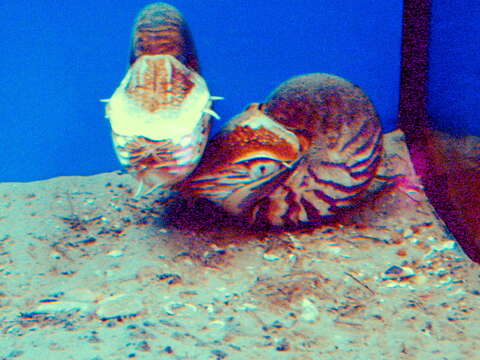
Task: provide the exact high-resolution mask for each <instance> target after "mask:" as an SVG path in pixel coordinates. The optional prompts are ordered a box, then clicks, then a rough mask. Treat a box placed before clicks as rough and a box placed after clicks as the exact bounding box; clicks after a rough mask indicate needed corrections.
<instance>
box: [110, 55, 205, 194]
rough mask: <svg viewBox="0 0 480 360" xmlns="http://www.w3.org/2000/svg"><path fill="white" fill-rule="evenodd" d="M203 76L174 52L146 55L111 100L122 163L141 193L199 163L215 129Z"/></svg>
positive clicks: (172, 181)
mask: <svg viewBox="0 0 480 360" xmlns="http://www.w3.org/2000/svg"><path fill="white" fill-rule="evenodd" d="M211 100H212V98H211V97H210V93H209V91H208V88H207V85H206V83H205V81H204V80H203V78H202V77H201V76H200V75H199V74H197V73H196V72H194V71H193V70H191V69H189V68H187V67H186V66H185V65H183V64H182V63H181V62H179V61H178V60H177V59H176V58H174V57H173V56H171V55H144V56H141V57H140V58H138V59H137V60H136V61H135V63H134V64H133V65H132V66H131V67H130V69H129V71H128V72H127V75H126V76H125V78H124V79H123V80H122V82H121V83H120V86H119V87H118V88H117V89H116V90H115V92H114V94H113V96H112V97H111V98H110V99H108V100H107V107H106V117H107V118H108V119H109V120H110V124H111V127H112V138H113V145H114V149H115V152H116V154H117V157H118V159H119V161H120V163H121V164H122V165H123V166H125V167H126V168H127V169H128V171H129V172H131V173H132V175H134V176H135V177H136V178H137V180H138V181H140V188H139V191H138V192H137V195H138V193H143V192H144V191H145V192H147V193H149V192H151V191H153V190H154V189H156V188H158V187H169V186H171V185H173V184H175V183H177V182H180V181H182V180H183V179H184V178H185V177H186V176H188V175H189V174H190V173H191V172H192V171H193V170H194V169H195V167H196V166H197V164H198V162H199V161H200V158H201V156H202V154H203V151H204V149H205V145H206V142H207V140H208V135H209V130H210V115H211V114H212V113H213V110H211V109H210V106H211Z"/></svg>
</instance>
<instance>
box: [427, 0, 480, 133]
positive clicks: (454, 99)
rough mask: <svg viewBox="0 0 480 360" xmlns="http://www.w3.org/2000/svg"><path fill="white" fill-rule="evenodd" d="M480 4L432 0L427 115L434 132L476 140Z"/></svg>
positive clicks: (467, 0) (479, 128)
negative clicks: (470, 137) (469, 137)
mask: <svg viewBox="0 0 480 360" xmlns="http://www.w3.org/2000/svg"><path fill="white" fill-rule="evenodd" d="M479 19H480V2H478V1H475V0H465V1H448V0H434V1H433V2H432V9H431V29H430V36H431V37H430V52H429V71H428V79H429V80H428V101H427V104H428V115H429V119H430V121H431V122H432V123H433V125H434V127H435V128H436V129H437V130H441V131H445V132H448V133H451V134H455V135H457V136H461V135H477V136H480V121H479V119H478V114H479V113H480V95H479V94H480V81H479V79H480V46H479V39H480V22H479V21H478V20H479Z"/></svg>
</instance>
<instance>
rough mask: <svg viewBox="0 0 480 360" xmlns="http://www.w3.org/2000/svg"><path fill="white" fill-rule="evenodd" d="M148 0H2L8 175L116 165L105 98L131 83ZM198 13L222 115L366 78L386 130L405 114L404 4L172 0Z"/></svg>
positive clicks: (29, 176) (197, 29) (0, 62)
mask: <svg viewBox="0 0 480 360" xmlns="http://www.w3.org/2000/svg"><path fill="white" fill-rule="evenodd" d="M148 3H149V2H148V1H128V2H120V3H118V2H111V1H105V0H95V1H93V0H85V1H81V2H69V3H65V2H57V1H47V2H31V1H25V0H18V1H8V2H6V1H3V2H1V3H0V18H1V23H2V30H1V34H2V37H1V39H2V40H1V42H2V51H3V53H2V56H1V57H0V76H1V78H2V86H1V87H0V96H1V99H2V101H1V103H0V118H1V119H2V131H0V144H1V153H0V157H1V159H0V181H32V180H38V179H45V178H50V177H55V176H61V175H91V174H96V173H99V172H105V171H113V170H116V169H119V168H120V166H119V164H118V162H117V159H116V158H115V155H114V152H113V149H112V146H111V140H110V133H109V132H110V128H109V124H108V121H107V120H106V119H105V118H104V104H103V103H101V102H100V99H105V98H108V97H110V96H111V95H112V93H113V91H114V90H115V88H116V87H117V86H118V85H119V83H120V80H121V79H122V78H123V76H124V74H125V72H126V70H127V63H128V54H129V45H130V44H129V41H130V31H131V27H132V25H133V20H134V17H135V15H136V14H137V12H138V11H139V10H140V9H141V8H142V7H143V6H145V5H147V4H148ZM170 3H171V4H172V5H174V6H176V7H177V8H178V9H179V10H180V11H181V12H182V13H183V14H184V16H185V18H186V19H187V21H188V23H189V25H190V29H191V31H192V33H193V38H194V41H195V43H196V47H197V51H198V56H199V58H200V61H201V68H202V73H203V75H204V77H205V78H206V80H207V82H208V84H209V87H210V90H211V93H212V94H213V95H219V96H223V97H224V98H225V100H223V101H221V102H218V103H217V104H216V108H215V110H216V111H217V112H218V113H219V114H220V115H221V116H222V120H221V121H220V122H216V123H215V126H214V131H217V130H218V129H219V127H220V126H221V124H222V121H226V120H227V119H228V118H230V117H231V116H233V115H235V114H236V113H238V112H240V111H241V110H242V109H243V108H244V107H245V106H246V105H247V104H248V103H250V102H255V101H262V100H263V99H264V98H265V97H266V96H267V95H268V94H269V93H270V92H271V91H272V90H273V89H274V88H275V87H276V86H277V85H278V84H280V83H281V82H282V81H284V80H286V79H288V78H289V77H291V76H294V75H298V74H301V73H309V72H328V73H334V74H337V75H340V76H342V77H345V78H347V79H349V80H351V81H352V82H354V83H356V84H358V85H360V86H361V87H362V88H363V89H364V90H365V92H366V93H367V94H368V95H369V96H370V97H371V98H372V100H373V102H374V103H375V105H376V107H377V108H378V111H379V113H380V116H381V118H382V121H383V123H384V127H385V130H386V131H389V130H392V129H393V128H394V126H395V121H396V116H397V110H398V92H399V90H398V89H399V73H400V38H401V20H402V2H401V1H400V0H391V1H388V2H380V1H370V2H359V1H357V0H343V1H335V2H332V1H318V0H305V1H269V2H258V1H243V2H240V1H233V0H229V1H217V2H204V1H187V0H177V1H173V0H172V1H171V2H170Z"/></svg>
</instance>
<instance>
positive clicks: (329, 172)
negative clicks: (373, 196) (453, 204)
mask: <svg viewBox="0 0 480 360" xmlns="http://www.w3.org/2000/svg"><path fill="white" fill-rule="evenodd" d="M381 155H382V129H381V124H380V120H379V117H378V115H377V112H376V110H375V108H374V106H373V105H372V103H371V101H370V100H369V98H368V97H367V96H366V95H365V94H364V92H363V91H362V90H361V89H360V88H359V87H358V86H355V85H353V84H352V83H350V82H348V81H346V80H344V79H342V78H340V77H337V76H333V75H329V74H321V73H314V74H307V75H301V76H297V77H294V78H292V79H290V80H288V81H285V82H284V83H282V84H281V85H280V86H279V87H277V88H276V89H275V90H274V91H273V93H272V94H271V95H270V96H269V97H268V98H267V99H266V101H265V102H264V103H261V104H260V103H254V104H251V105H250V106H248V107H247V108H246V110H245V111H244V112H242V113H241V114H239V115H237V116H235V117H234V118H232V119H231V120H230V121H229V122H227V124H226V125H225V126H224V128H223V129H222V130H221V131H220V132H219V133H218V134H217V135H216V136H215V137H214V138H213V139H212V140H211V141H210V142H209V143H208V145H207V148H206V150H205V153H204V156H203V158H202V161H201V162H200V165H199V166H198V167H197V168H196V170H195V171H194V172H193V173H192V174H191V175H190V176H189V177H188V178H187V179H186V180H185V181H184V182H183V183H180V184H179V185H178V186H177V188H178V189H179V191H180V192H182V193H184V194H185V196H187V197H193V198H206V199H209V200H210V201H212V202H213V203H215V204H217V205H219V206H220V207H222V208H223V209H225V210H226V211H227V212H229V213H231V214H233V215H239V216H241V217H244V218H247V219H248V220H249V222H250V223H253V224H266V225H274V226H296V225H298V224H302V223H312V222H317V221H320V220H322V219H324V218H325V217H329V216H331V215H334V214H336V213H338V211H339V210H340V209H343V208H347V207H352V206H354V205H356V204H358V202H359V200H361V199H362V198H364V197H365V196H366V194H367V193H368V192H369V190H370V189H371V187H372V183H373V181H374V178H375V176H376V173H377V169H378V167H379V163H380V160H381Z"/></svg>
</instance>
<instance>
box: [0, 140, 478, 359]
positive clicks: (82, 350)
mask: <svg viewBox="0 0 480 360" xmlns="http://www.w3.org/2000/svg"><path fill="white" fill-rule="evenodd" d="M386 148H387V150H388V156H386V157H385V161H386V164H387V165H388V168H389V169H391V171H392V172H395V171H398V170H399V169H400V170H401V172H402V173H403V174H405V175H406V177H405V178H403V180H402V181H401V183H400V184H399V185H397V186H395V187H389V188H388V189H386V190H384V191H383V192H382V193H381V194H380V195H377V196H375V197H373V198H372V199H371V200H370V201H368V202H367V203H365V204H364V205H363V206H362V207H360V208H357V209H355V210H352V211H350V212H348V213H347V214H346V215H345V216H344V217H343V218H341V219H339V220H338V221H337V222H334V223H331V224H328V225H323V226H319V227H318V228H316V229H304V230H297V231H284V232H277V233H262V234H260V233H258V234H255V233H252V232H248V231H246V230H243V229H242V227H239V228H235V227H233V228H232V227H230V226H221V225H220V224H216V223H215V221H212V220H211V214H210V213H207V212H205V214H202V213H200V214H197V216H193V217H191V218H189V217H188V215H187V214H188V213H187V212H186V213H185V214H183V213H182V211H180V210H178V213H179V214H178V215H179V216H180V217H182V216H183V220H182V221H183V222H182V221H181V222H180V223H181V224H190V226H187V225H186V226H184V227H182V226H178V223H175V224H177V225H175V224H173V223H171V222H167V221H166V220H165V214H164V213H163V211H164V210H163V208H162V207H161V206H160V205H159V203H158V202H156V201H155V199H154V197H152V196H151V197H149V198H143V199H140V200H136V199H132V194H133V192H134V190H135V188H136V184H135V183H134V180H133V179H132V178H131V177H130V176H129V175H121V174H119V173H106V174H99V175H96V176H91V177H61V178H54V179H50V180H45V181H37V182H32V183H3V184H0V199H1V202H0V274H1V277H0V321H1V322H0V359H1V360H11V359H20V360H27V359H75V360H77V359H78V360H101V359H102V360H105V359H227V360H230V359H291V360H293V359H449V360H454V359H480V315H479V314H480V312H479V311H478V308H479V305H480V277H479V276H480V267H479V265H478V264H474V263H472V262H471V261H470V260H468V259H467V258H466V257H465V255H463V253H462V252H461V250H460V249H459V248H458V246H457V245H456V242H455V241H454V239H453V238H452V237H451V236H449V235H448V234H447V233H446V231H445V228H444V225H443V223H442V222H441V221H440V220H439V219H438V217H437V216H436V215H435V214H434V212H433V210H432V207H431V205H430V204H429V203H428V201H427V200H426V198H425V196H424V194H423V192H422V191H421V189H418V188H416V186H418V183H417V180H416V178H415V176H414V174H413V173H412V169H411V164H410V162H409V158H408V155H407V151H406V148H405V145H404V143H403V142H402V139H401V134H399V133H398V132H396V133H393V134H390V135H388V136H387V137H386Z"/></svg>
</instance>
